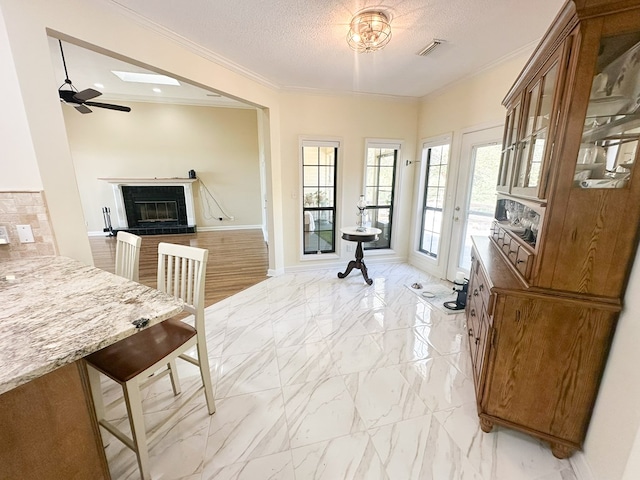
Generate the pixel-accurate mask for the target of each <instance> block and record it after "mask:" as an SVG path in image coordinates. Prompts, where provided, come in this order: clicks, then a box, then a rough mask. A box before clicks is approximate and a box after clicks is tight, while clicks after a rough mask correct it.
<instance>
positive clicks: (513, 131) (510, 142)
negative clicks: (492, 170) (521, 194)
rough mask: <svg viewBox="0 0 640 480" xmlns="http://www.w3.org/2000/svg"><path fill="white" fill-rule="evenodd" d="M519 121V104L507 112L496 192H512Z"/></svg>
mask: <svg viewBox="0 0 640 480" xmlns="http://www.w3.org/2000/svg"><path fill="white" fill-rule="evenodd" d="M519 120H520V103H517V104H516V105H515V106H514V107H513V108H512V109H511V110H509V111H508V112H507V118H506V120H505V125H504V136H503V140H502V152H501V156H500V168H499V170H498V182H497V185H496V190H498V191H499V192H507V193H508V192H509V191H510V190H511V175H512V173H513V162H514V161H515V157H516V145H517V142H518V122H519Z"/></svg>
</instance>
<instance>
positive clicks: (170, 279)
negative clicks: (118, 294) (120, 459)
mask: <svg viewBox="0 0 640 480" xmlns="http://www.w3.org/2000/svg"><path fill="white" fill-rule="evenodd" d="M208 253H209V251H208V250H205V249H201V248H196V247H189V246H184V245H173V244H168V243H160V244H159V245H158V290H161V291H163V292H166V293H168V294H170V295H173V296H175V297H178V298H181V299H182V300H183V301H184V302H185V308H184V310H185V311H186V312H189V313H192V314H193V315H194V317H195V328H194V327H192V326H191V325H189V324H187V323H185V322H183V321H181V320H177V319H169V320H165V321H164V322H162V323H159V324H157V325H153V326H151V327H149V328H145V329H143V330H141V331H140V332H138V333H136V334H135V335H132V336H130V337H128V338H126V339H124V340H121V341H119V342H117V343H115V344H113V345H110V346H108V347H105V348H103V349H102V350H99V351H97V352H95V353H93V354H91V355H89V356H87V357H85V360H86V362H87V364H88V366H89V368H88V369H87V370H88V371H89V379H90V384H91V392H92V395H93V400H94V404H95V409H96V416H97V419H98V423H99V424H100V425H101V426H102V427H104V428H105V429H106V430H108V431H109V432H111V433H112V434H113V435H114V436H115V437H116V438H118V439H119V440H120V441H122V442H123V443H124V444H125V445H126V446H127V447H129V448H130V449H132V450H133V451H134V452H135V453H136V456H137V459H138V466H139V467H140V476H141V478H142V479H143V480H148V479H149V478H151V477H150V465H149V444H151V443H152V442H153V441H154V439H155V438H156V436H157V434H158V433H159V432H160V430H161V427H162V426H163V425H165V424H166V423H167V422H169V421H170V420H171V419H172V418H173V417H174V416H175V415H176V414H177V413H178V412H179V411H180V409H179V408H177V409H174V410H173V411H172V413H171V414H168V415H167V417H166V418H165V419H164V421H163V422H162V423H161V424H160V425H157V426H155V427H154V428H153V430H152V431H149V432H147V430H146V428H145V423H144V417H143V412H142V396H141V393H140V392H141V389H143V388H145V387H148V386H149V385H151V384H152V383H154V382H155V381H157V380H159V379H160V378H162V377H164V376H166V375H170V377H171V384H172V387H173V392H174V394H175V395H178V394H179V393H180V382H179V379H178V372H177V370H176V365H175V360H176V358H181V359H183V360H186V361H188V362H190V363H192V364H194V365H196V366H198V367H199V368H200V376H201V378H202V386H201V387H200V388H198V389H197V390H196V391H195V392H194V393H193V394H192V395H191V396H190V397H189V398H188V399H187V400H185V401H184V402H183V403H182V404H181V405H180V406H184V405H186V404H187V403H188V402H189V401H190V400H191V399H192V398H194V397H195V395H196V394H199V392H200V390H202V389H204V393H205V397H206V400H207V408H208V411H209V414H210V415H211V414H213V413H215V404H214V396H213V387H212V385H211V374H210V371H209V358H208V356H207V346H206V341H205V330H204V282H205V273H206V264H207V255H208ZM193 347H196V349H197V352H198V357H197V358H194V357H192V356H190V355H187V354H186V352H187V351H188V350H189V349H191V348H193ZM98 372H100V373H103V374H104V375H106V376H108V377H109V378H111V379H112V380H114V381H115V382H118V383H119V384H120V385H121V386H122V389H123V393H124V401H125V403H126V407H127V414H128V416H129V424H130V426H131V432H132V436H131V437H129V436H128V435H126V434H125V433H124V432H122V431H121V430H120V429H118V428H117V427H116V426H115V425H113V424H112V423H111V422H109V421H108V420H106V419H105V411H106V409H108V408H110V407H111V406H113V405H114V404H111V405H109V406H107V407H105V406H104V401H103V397H102V388H101V385H100V375H99V373H98ZM121 400H122V399H119V401H121ZM114 403H118V401H116V402H114Z"/></svg>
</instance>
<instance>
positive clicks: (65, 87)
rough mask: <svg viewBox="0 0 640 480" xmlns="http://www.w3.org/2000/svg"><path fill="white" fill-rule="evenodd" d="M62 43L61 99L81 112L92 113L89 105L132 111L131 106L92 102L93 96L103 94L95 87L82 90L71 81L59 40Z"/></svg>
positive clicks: (59, 94)
mask: <svg viewBox="0 0 640 480" xmlns="http://www.w3.org/2000/svg"><path fill="white" fill-rule="evenodd" d="M58 43H59V44H60V55H61V56H62V65H63V66H64V76H65V79H64V83H63V84H62V85H60V87H59V88H58V96H59V97H60V101H61V102H63V103H66V104H67V105H71V106H72V107H74V108H75V109H76V110H77V111H79V112H80V113H91V112H92V111H93V110H91V109H90V108H89V107H98V108H106V109H107V110H117V111H119V112H130V111H131V108H130V107H125V106H123V105H112V104H110V103H102V102H90V101H89V100H91V99H92V98H96V97H99V96H100V95H102V93H100V92H99V91H97V90H94V89H93V88H87V89H86V90H82V91H81V92H79V91H78V89H77V88H76V87H75V86H74V85H73V83H71V80H70V79H69V73H68V72H67V62H66V61H65V59H64V51H63V50H62V41H61V40H58Z"/></svg>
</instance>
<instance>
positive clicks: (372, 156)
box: [364, 143, 400, 250]
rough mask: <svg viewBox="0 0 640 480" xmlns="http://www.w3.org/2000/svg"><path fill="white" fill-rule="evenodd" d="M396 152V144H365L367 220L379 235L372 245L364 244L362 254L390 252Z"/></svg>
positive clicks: (397, 146) (397, 145)
mask: <svg viewBox="0 0 640 480" xmlns="http://www.w3.org/2000/svg"><path fill="white" fill-rule="evenodd" d="M399 150H400V145H399V144H384V143H379V144H374V143H368V144H367V161H366V165H365V176H364V179H365V180H364V195H365V200H366V202H367V217H368V219H367V220H368V221H369V222H371V226H372V227H375V228H379V229H380V230H382V233H381V234H380V235H379V238H378V240H376V241H375V242H369V243H365V244H364V249H365V250H372V249H381V248H391V227H392V223H393V222H392V220H393V194H394V187H395V179H396V165H397V162H398V151H399Z"/></svg>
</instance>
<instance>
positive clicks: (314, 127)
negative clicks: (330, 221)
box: [280, 93, 417, 268]
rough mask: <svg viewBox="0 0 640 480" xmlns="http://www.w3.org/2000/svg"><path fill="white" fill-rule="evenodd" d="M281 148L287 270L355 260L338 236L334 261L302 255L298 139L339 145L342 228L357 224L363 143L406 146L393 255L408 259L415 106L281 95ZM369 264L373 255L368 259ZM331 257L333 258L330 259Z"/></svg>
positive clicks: (366, 99) (372, 99) (401, 162)
mask: <svg viewBox="0 0 640 480" xmlns="http://www.w3.org/2000/svg"><path fill="white" fill-rule="evenodd" d="M280 106H281V111H282V120H281V131H282V136H281V142H282V145H281V148H282V165H283V170H282V188H283V192H282V193H283V195H282V198H283V211H284V212H285V215H284V218H283V221H284V231H285V232H288V233H289V235H287V237H286V239H285V252H286V256H285V264H286V265H287V266H288V267H289V268H296V267H299V268H303V267H309V266H311V265H312V264H317V263H319V264H323V263H324V264H326V263H327V262H329V263H336V262H338V263H340V262H344V261H346V260H347V259H350V257H352V256H353V253H348V252H346V242H340V240H339V237H340V235H339V233H338V235H337V239H336V241H337V245H336V247H337V248H336V250H337V253H338V255H340V257H341V258H340V260H336V259H335V256H329V258H322V257H319V258H316V256H314V257H313V260H310V258H306V259H305V260H300V255H301V238H300V236H301V233H300V232H301V231H302V227H301V219H302V202H301V199H300V193H301V192H300V151H299V145H300V137H301V136H307V137H313V138H316V139H323V138H334V139H339V140H340V141H341V145H342V148H341V150H342V151H341V154H342V155H341V158H340V159H339V161H340V164H339V165H338V177H339V178H338V182H339V192H340V193H339V198H338V206H337V212H336V214H337V218H336V223H337V226H338V228H340V227H342V226H347V225H354V224H355V221H356V212H357V209H356V206H355V205H356V202H357V201H358V198H359V195H360V193H362V190H363V176H364V154H365V141H366V139H367V138H379V139H380V138H381V139H389V140H396V141H403V142H404V145H403V149H402V156H401V157H400V159H399V162H398V163H399V165H400V167H399V171H398V183H397V185H398V192H397V196H396V198H395V206H396V216H395V217H394V220H393V229H394V231H395V232H396V234H395V235H396V236H395V238H394V239H392V247H393V248H394V250H395V255H393V254H387V257H389V256H392V257H400V258H403V259H406V256H407V242H406V235H405V234H404V232H406V231H408V229H409V224H410V220H411V218H410V217H411V198H412V195H413V190H412V188H413V187H412V185H413V173H412V172H413V170H412V167H405V166H404V165H405V160H410V161H413V160H414V155H415V145H416V136H415V133H416V121H417V102H414V101H399V100H397V99H395V100H391V99H387V98H382V97H372V96H367V97H364V96H335V95H334V96H331V95H303V94H293V93H292V94H283V95H282V96H281V102H280ZM367 255H368V257H369V259H370V260H369V261H371V259H372V255H371V254H369V253H368V254H367ZM331 257H333V258H331Z"/></svg>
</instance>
